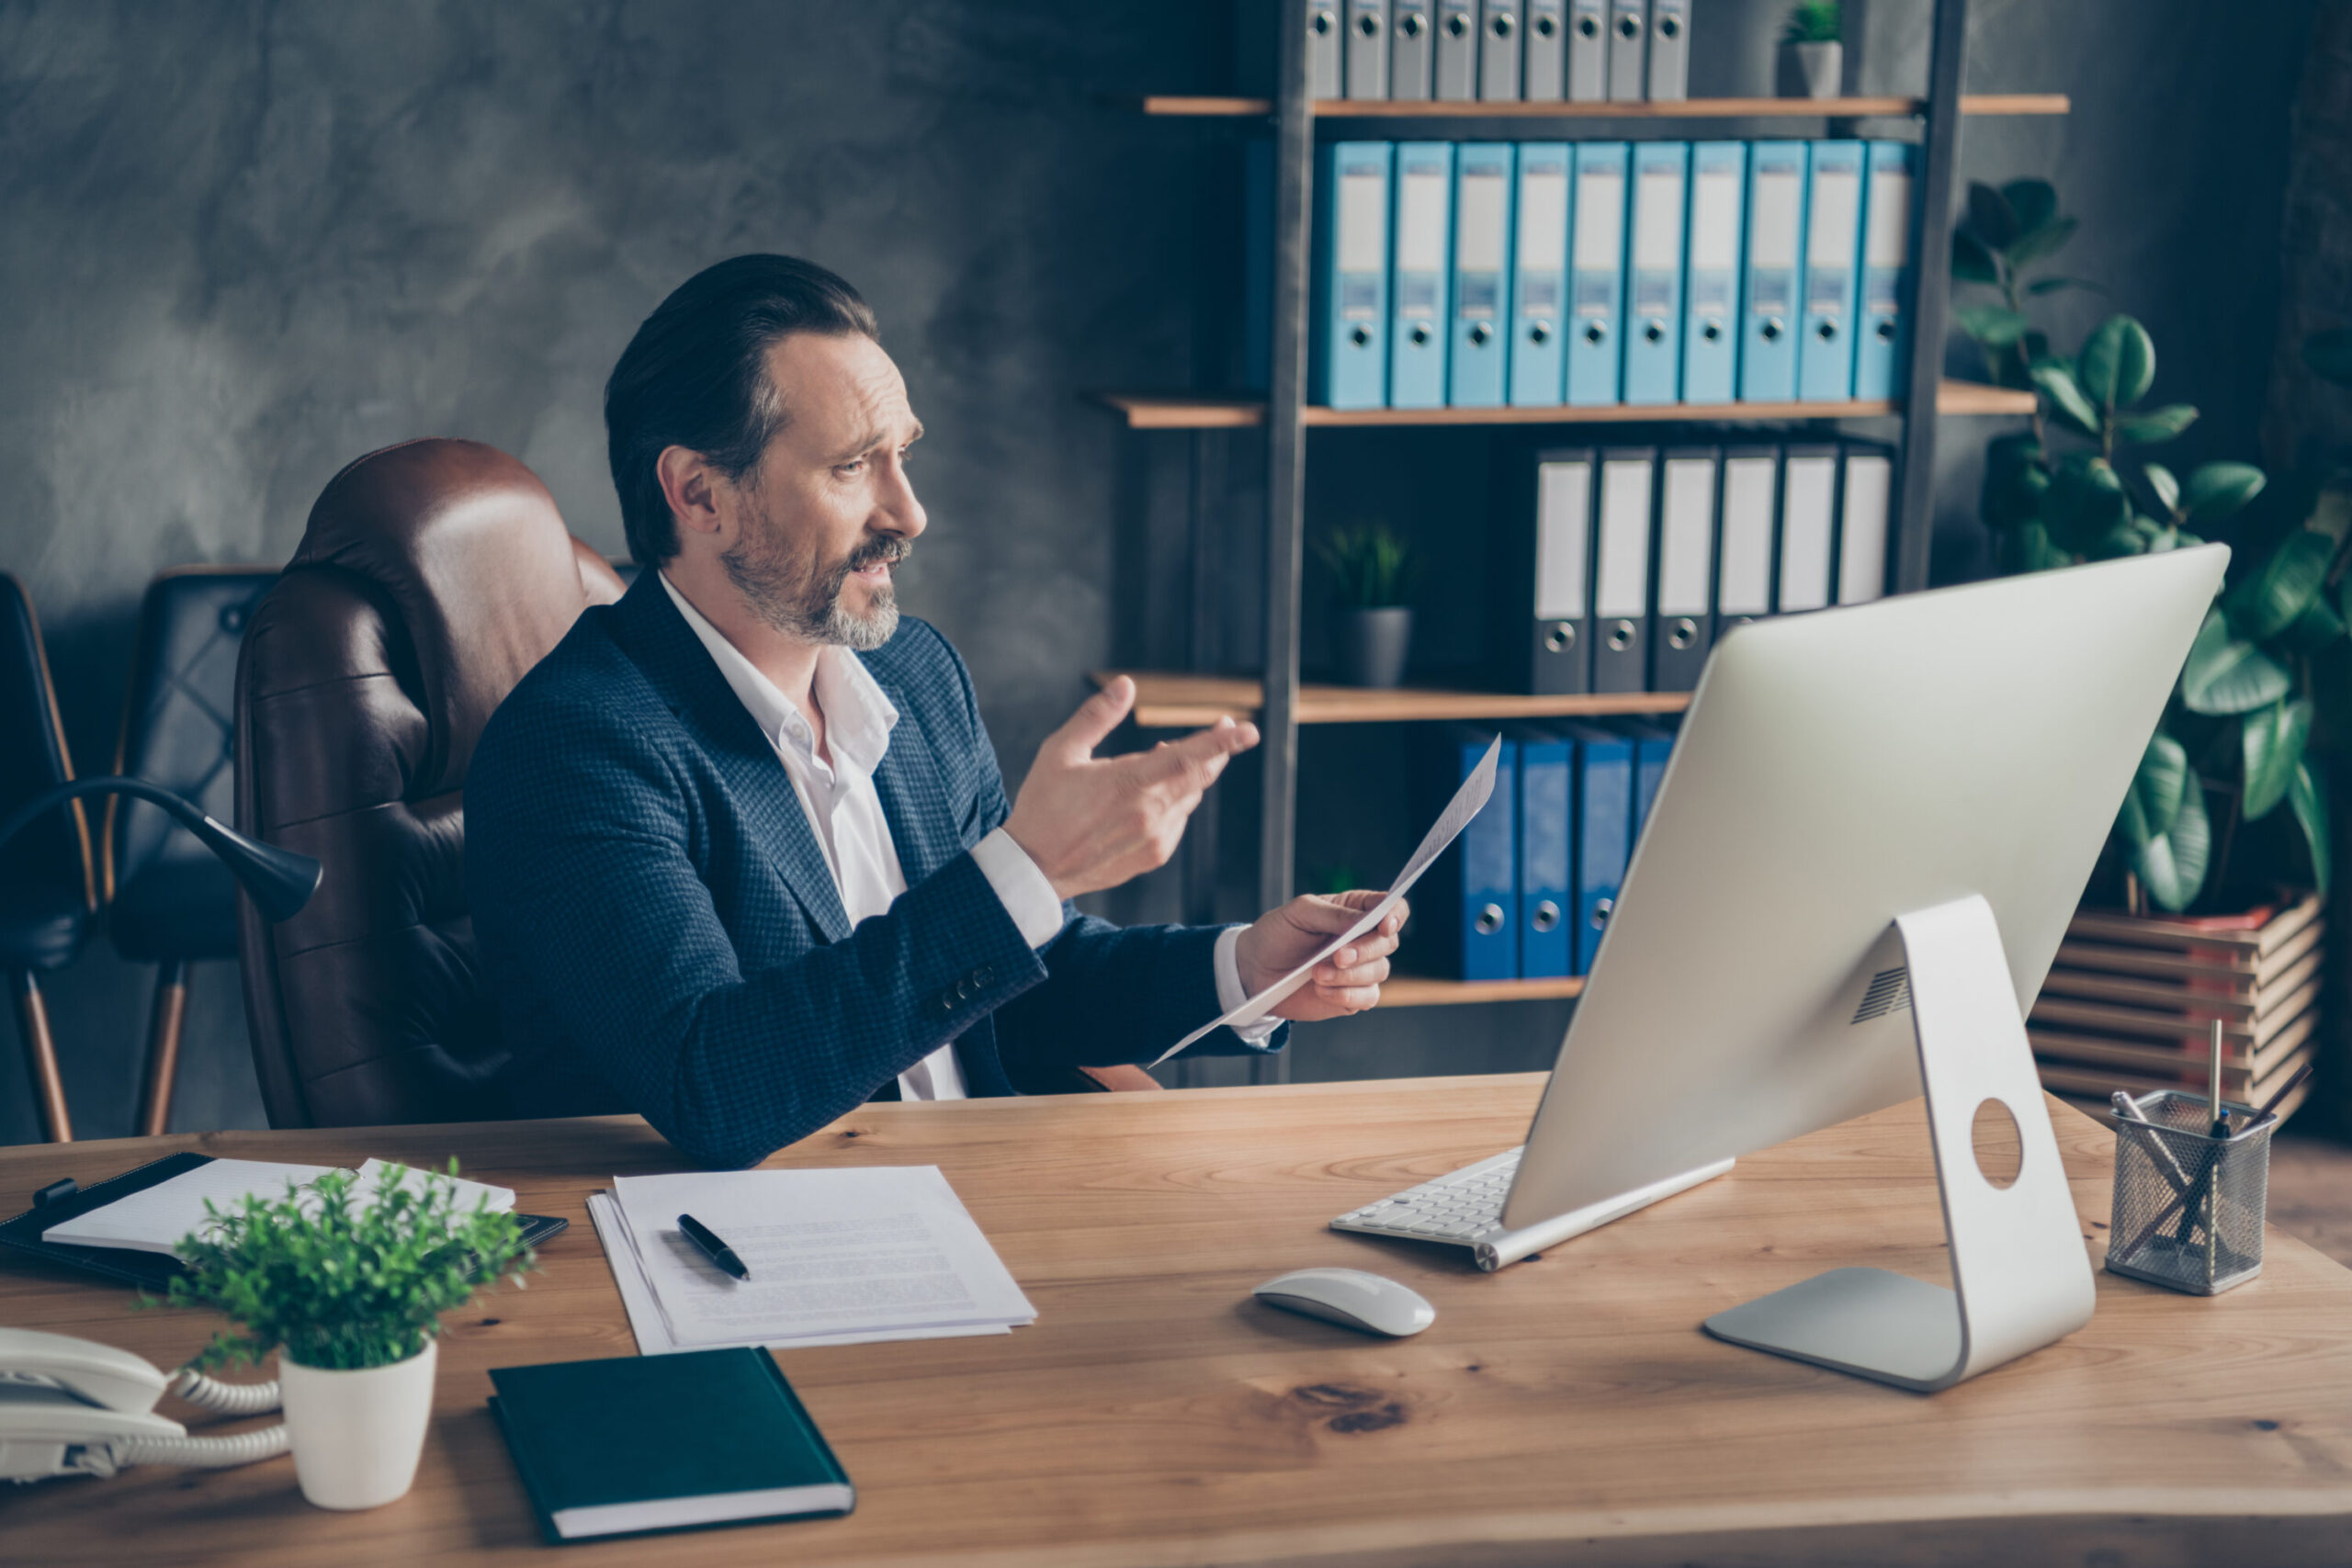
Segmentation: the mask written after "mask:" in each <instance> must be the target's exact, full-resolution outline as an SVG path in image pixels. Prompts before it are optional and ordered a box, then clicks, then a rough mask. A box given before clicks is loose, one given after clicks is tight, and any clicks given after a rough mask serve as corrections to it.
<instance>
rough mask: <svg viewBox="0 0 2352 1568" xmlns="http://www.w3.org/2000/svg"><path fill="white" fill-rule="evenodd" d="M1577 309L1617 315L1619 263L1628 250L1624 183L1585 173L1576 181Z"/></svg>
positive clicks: (1613, 177)
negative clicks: (1626, 246)
mask: <svg viewBox="0 0 2352 1568" xmlns="http://www.w3.org/2000/svg"><path fill="white" fill-rule="evenodd" d="M1576 247H1577V281H1576V306H1577V314H1578V315H1580V316H1603V317H1606V316H1609V315H1612V314H1614V313H1615V308H1616V303H1617V301H1616V294H1617V287H1616V285H1617V264H1618V260H1619V258H1620V257H1621V256H1623V254H1624V249H1625V180H1624V176H1623V175H1619V174H1616V173H1614V172H1603V173H1595V172H1593V171H1591V170H1589V169H1588V170H1586V171H1585V172H1584V175H1583V177H1582V178H1581V179H1580V180H1578V181H1577V238H1576Z"/></svg>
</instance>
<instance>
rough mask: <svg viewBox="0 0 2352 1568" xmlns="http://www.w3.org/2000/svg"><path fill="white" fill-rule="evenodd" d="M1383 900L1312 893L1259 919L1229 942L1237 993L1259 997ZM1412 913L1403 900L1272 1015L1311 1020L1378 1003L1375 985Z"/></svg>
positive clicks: (1364, 891) (1367, 893)
mask: <svg viewBox="0 0 2352 1568" xmlns="http://www.w3.org/2000/svg"><path fill="white" fill-rule="evenodd" d="M1384 897H1386V895H1385V894H1381V893H1375V892H1374V891H1372V890H1371V889H1370V888H1358V889H1356V890H1355V891H1354V892H1351V893H1340V894H1337V895H1335V896H1333V897H1328V898H1326V897H1317V896H1314V895H1309V896H1308V897H1304V898H1294V899H1292V900H1291V901H1290V902H1289V903H1287V904H1284V905H1283V907H1282V908H1279V909H1270V910H1268V911H1267V912H1266V913H1265V914H1263V915H1261V916H1259V917H1258V921H1257V923H1256V924H1255V925H1253V926H1251V927H1250V929H1249V930H1248V931H1243V932H1242V933H1241V937H1240V940H1239V941H1238V942H1236V943H1235V944H1234V949H1233V964H1234V967H1235V968H1236V969H1238V970H1239V971H1240V977H1241V988H1242V990H1244V991H1245V992H1247V993H1249V994H1250V996H1253V997H1254V996H1256V995H1257V994H1258V993H1259V992H1260V991H1262V990H1264V989H1265V988H1266V987H1268V986H1271V985H1272V984H1273V983H1274V982H1275V981H1277V980H1279V979H1281V978H1282V977H1283V976H1285V975H1287V974H1289V973H1290V972H1291V971H1292V970H1294V969H1295V968H1297V967H1298V966H1299V965H1300V964H1304V963H1306V961H1307V960H1308V959H1309V958H1311V957H1313V956H1314V955H1315V954H1316V953H1319V952H1321V951H1322V950H1323V948H1324V947H1325V946H1327V945H1328V944H1329V942H1330V941H1331V939H1332V938H1333V937H1335V936H1338V935H1339V934H1340V932H1341V931H1346V930H1347V929H1348V928H1349V927H1350V926H1351V925H1354V924H1355V923H1356V922H1357V921H1358V920H1360V919H1363V915H1364V911H1365V910H1367V909H1369V908H1372V907H1373V906H1374V904H1377V903H1379V902H1380V900H1381V899H1382V898H1384ZM1410 913H1412V911H1411V910H1410V909H1409V908H1407V907H1406V905H1405V904H1404V903H1403V902H1402V901H1401V900H1400V901H1399V902H1398V903H1397V907H1396V908H1393V909H1391V910H1389V911H1388V914H1387V916H1386V917H1385V919H1382V920H1381V922H1380V923H1379V924H1378V925H1376V926H1374V927H1373V928H1372V930H1370V931H1366V932H1364V933H1363V935H1362V936H1360V937H1358V938H1357V939H1356V940H1355V941H1353V942H1350V943H1349V944H1348V945H1347V946H1345V947H1343V948H1341V949H1340V951H1339V952H1337V953H1333V954H1331V956H1330V957H1329V958H1327V959H1325V960H1324V961H1323V962H1322V963H1320V964H1317V965H1316V966H1315V969H1314V972H1313V973H1311V974H1310V975H1308V976H1307V977H1306V984H1305V985H1304V986H1301V987H1299V988H1298V989H1297V990H1295V991H1293V992H1292V993H1291V994H1290V995H1289V996H1288V997H1287V998H1284V999H1283V1001H1282V1002H1281V1003H1280V1004H1279V1005H1277V1006H1276V1007H1275V1009H1274V1016H1275V1017H1277V1018H1288V1019H1295V1020H1296V1021H1299V1022H1301V1023H1312V1022H1314V1021H1317V1020H1318V1019H1326V1018H1341V1017H1345V1016H1346V1015H1347V1014H1349V1013H1351V1012H1362V1011H1363V1010H1365V1009H1367V1008H1373V1007H1377V1006H1379V1005H1380V983H1381V982H1382V981H1383V980H1385V979H1387V978H1388V955H1389V954H1390V953H1394V952H1396V951H1397V932H1398V931H1403V930H1404V929H1405V918H1406V916H1408V915H1409V914H1410Z"/></svg>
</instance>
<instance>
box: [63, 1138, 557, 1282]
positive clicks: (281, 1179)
mask: <svg viewBox="0 0 2352 1568" xmlns="http://www.w3.org/2000/svg"><path fill="white" fill-rule="evenodd" d="M331 1169H334V1167H332V1166H323V1165H285V1164H280V1163H278V1162H276V1161H270V1160H251V1159H213V1160H207V1161H205V1163H204V1164H202V1165H199V1166H198V1167H196V1168H194V1169H191V1170H185V1171H182V1172H181V1173H180V1174H179V1175H177V1176H175V1177H173V1178H172V1179H170V1180H168V1181H159V1182H157V1183H156V1184H155V1185H154V1186H153V1187H149V1188H145V1189H143V1190H140V1191H137V1192H133V1193H132V1194H131V1195H130V1197H128V1198H122V1199H118V1200H117V1201H114V1202H111V1203H107V1204H104V1205H102V1206H100V1207H98V1208H96V1209H92V1210H91V1211H90V1212H89V1213H86V1214H77V1215H76V1216H74V1218H73V1219H70V1220H63V1221H61V1222H59V1223H58V1224H53V1225H51V1226H50V1227H49V1228H48V1229H47V1230H44V1231H43V1232H41V1239H42V1240H43V1241H58V1242H70V1243H72V1244H73V1245H74V1246H75V1247H126V1248H129V1249H130V1251H133V1252H155V1253H161V1254H163V1255H164V1257H166V1258H169V1257H173V1256H175V1255H176V1254H177V1251H178V1248H179V1244H180V1242H181V1241H182V1240H183V1239H184V1238H186V1237H187V1236H188V1235H190V1234H192V1233H195V1232H198V1231H201V1230H204V1229H205V1228H206V1227H207V1226H209V1224H211V1222H210V1220H209V1219H208V1218H207V1217H206V1214H205V1210H204V1205H205V1202H206V1201H207V1200H209V1201H211V1202H212V1204H213V1206H214V1207H215V1208H216V1209H219V1210H222V1211H226V1212H233V1211H234V1210H235V1209H236V1208H237V1207H238V1206H239V1205H240V1204H241V1203H243V1201H244V1200H245V1198H246V1197H247V1196H248V1195H254V1196H259V1197H263V1198H268V1199H279V1198H283V1197H285V1196H286V1195H287V1194H288V1192H290V1191H294V1190H300V1189H306V1188H308V1187H309V1186H310V1185H311V1183H312V1182H313V1181H316V1180H317V1179H319V1178H320V1177H322V1176H324V1175H325V1174H326V1173H327V1172H328V1171H329V1170H331ZM356 1175H357V1177H358V1180H357V1182H356V1184H355V1185H354V1186H353V1188H352V1193H351V1202H352V1208H353V1210H354V1211H355V1212H356V1211H358V1210H360V1209H364V1208H366V1207H367V1206H368V1205H369V1204H371V1203H373V1202H374V1201H376V1192H377V1189H378V1187H379V1184H380V1183H382V1182H383V1181H384V1180H385V1179H386V1177H387V1176H388V1175H390V1177H391V1178H392V1179H395V1180H398V1181H401V1182H403V1183H405V1184H406V1185H407V1186H408V1188H409V1190H411V1191H417V1190H422V1187H423V1184H424V1178H425V1177H426V1176H427V1175H430V1176H434V1177H435V1178H437V1179H440V1180H442V1181H446V1182H447V1183H448V1184H449V1185H450V1186H451V1187H453V1188H454V1189H455V1190H456V1192H457V1206H458V1208H459V1209H460V1210H469V1209H471V1208H473V1207H474V1206H475V1205H476V1204H477V1203H480V1204H481V1205H482V1206H483V1207H485V1208H488V1209H491V1210H492V1211H494V1212H497V1213H511V1212H512V1211H513V1209H514V1207H515V1192H514V1190H513V1189H512V1188H507V1187H491V1186H487V1185H485V1184H484V1183H482V1182H479V1181H467V1180H464V1179H460V1178H458V1177H453V1176H449V1175H447V1174H445V1173H442V1172H439V1171H431V1172H426V1171H419V1170H415V1169H413V1168H410V1167H408V1166H404V1165H393V1164H391V1163H390V1162H388V1161H385V1160H379V1159H371V1160H369V1161H368V1163H367V1164H365V1165H363V1166H361V1167H360V1168H359V1169H358V1171H357V1172H356Z"/></svg>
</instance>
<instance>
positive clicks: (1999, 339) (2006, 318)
mask: <svg viewBox="0 0 2352 1568" xmlns="http://www.w3.org/2000/svg"><path fill="white" fill-rule="evenodd" d="M1951 319H1952V320H1953V321H1957V322H1959V323H1960V330H1961V331H1962V332H1964V333H1967V334H1968V335H1969V336H1970V337H1973V338H1974V339H1975V340H1976V341H1977V342H1978V343H1981V344H1985V346H1986V347H1988V348H2007V347H2008V346H2009V344H2013V343H2015V342H2017V341H2018V339H2019V338H2021V337H2023V336H2025V334H2026V333H2028V332H2029V331H2030V330H2031V329H2032V327H2033V323H2032V322H2031V321H2027V320H2026V319H2025V318H2024V317H2023V316H2020V315H2019V314H2018V313H2017V312H2016V311H2015V310H2010V309H2009V308H2008V307H2007V305H1962V306H1961V307H1960V308H1959V309H1958V310H1954V311H1953V312H1952V313H1951Z"/></svg>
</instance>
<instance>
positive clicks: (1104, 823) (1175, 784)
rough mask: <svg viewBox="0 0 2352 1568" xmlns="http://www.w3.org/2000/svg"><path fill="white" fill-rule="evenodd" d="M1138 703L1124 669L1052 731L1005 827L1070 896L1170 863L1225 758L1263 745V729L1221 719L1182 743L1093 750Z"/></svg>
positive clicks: (1061, 892)
mask: <svg viewBox="0 0 2352 1568" xmlns="http://www.w3.org/2000/svg"><path fill="white" fill-rule="evenodd" d="M1135 703H1136V683H1135V682H1133V681H1130V680H1129V679H1127V678H1126V677H1125V675H1122V676H1120V677H1119V678H1118V679H1117V680H1115V681H1113V682H1111V683H1110V684H1109V685H1108V686H1105V687H1104V688H1103V690H1102V691H1100V692H1097V693H1096V694H1094V695H1092V696H1091V697H1089V698H1087V700H1086V701H1085V702H1084V703H1083V704H1081V705H1080V707H1079V710H1078V711H1077V712H1076V713H1074V714H1072V715H1071V716H1070V719H1069V723H1068V724H1065V725H1063V726H1062V727H1061V728H1059V729H1057V730H1055V731H1054V732H1053V734H1051V735H1049V736H1047V737H1046V743H1045V744H1044V745H1043V746H1040V747H1038V748H1037V760H1036V761H1035V762H1034V763H1032V764H1031V765H1030V768H1029V776H1028V777H1027V778H1025V779H1023V780H1022V781H1021V795H1020V797H1019V798H1018V799H1016V800H1015V801H1014V802H1013V803H1012V816H1011V817H1010V818H1006V819H1005V824H1004V830H1005V832H1006V833H1007V834H1008V835H1010V836H1011V838H1012V841H1013V842H1014V843H1016V844H1019V845H1020V846H1021V848H1022V850H1023V852H1025V853H1027V855H1028V856H1029V858H1030V859H1031V860H1033V861H1035V863H1036V864H1037V869H1038V870H1039V871H1042V872H1044V873H1045V874H1046V881H1048V882H1050V883H1052V884H1053V885H1054V892H1055V893H1056V894H1057V895H1058V896H1059V897H1064V898H1075V897H1078V896H1079V895H1080V894H1081V893H1093V892H1098V891H1100V890H1101V889H1103V888H1105V887H1116V886H1119V884H1121V883H1122V882H1125V881H1126V880H1127V879H1128V878H1130V877H1133V876H1139V875H1141V874H1143V873H1145V872H1147V871H1152V870H1156V869H1158V868H1159V867H1160V866H1163V865H1166V864H1167V863H1168V857H1169V856H1170V855H1172V854H1174V853H1175V852H1176V845H1177V843H1178V842H1179V841H1180V840H1182V838H1183V837H1184V824H1185V822H1186V820H1187V819H1189V818H1191V817H1192V815H1193V807H1196V806H1198V805H1199V804H1200V803H1201V795H1202V794H1203V793H1204V791H1206V790H1207V788H1208V787H1209V785H1211V784H1215V783H1216V776H1217V775H1218V774H1219V773H1223V772H1225V764H1226V762H1227V761H1228V760H1229V759H1230V758H1232V757H1233V756H1235V755H1236V754H1237V753H1238V752H1242V751H1247V750H1250V747H1252V746H1255V745H1256V744H1258V727H1257V726H1256V725H1254V724H1247V723H1243V724H1236V723H1235V722H1234V721H1233V720H1232V719H1231V718H1220V719H1218V720H1217V721H1216V724H1214V725H1212V726H1211V727H1210V728H1206V729H1196V730H1194V731H1193V733H1192V734H1190V735H1187V736H1186V737H1184V738H1183V739H1182V740H1163V741H1161V742H1160V743H1159V745H1157V746H1155V747H1153V748H1152V749H1151V750H1148V751H1136V752H1133V753H1130V754H1129V755H1127V756H1124V757H1103V758H1098V757H1096V756H1095V755H1094V748H1096V747H1097V746H1100V745H1101V744H1103V741H1104V740H1105V739H1108V738H1109V736H1110V734H1111V732H1112V731H1113V730H1114V729H1116V728H1119V721H1120V720H1121V719H1124V718H1125V717H1126V716H1127V710H1128V709H1130V708H1132V707H1134V706H1135Z"/></svg>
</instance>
